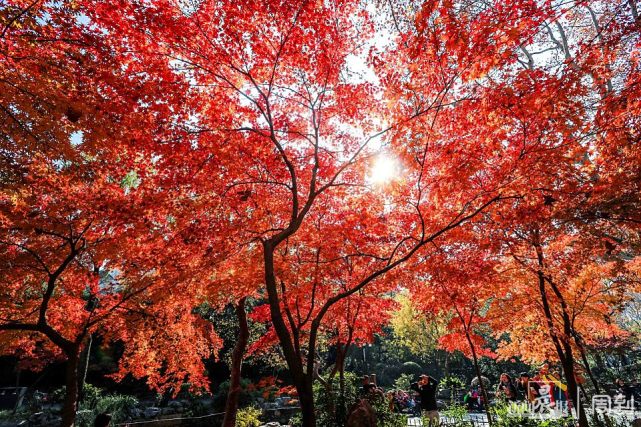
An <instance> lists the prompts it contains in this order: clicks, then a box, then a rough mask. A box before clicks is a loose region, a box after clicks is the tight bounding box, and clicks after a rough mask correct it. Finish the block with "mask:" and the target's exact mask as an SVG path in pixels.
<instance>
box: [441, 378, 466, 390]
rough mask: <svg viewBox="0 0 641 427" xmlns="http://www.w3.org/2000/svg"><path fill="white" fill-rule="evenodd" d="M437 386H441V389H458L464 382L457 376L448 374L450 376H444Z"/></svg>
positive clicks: (462, 386) (463, 385)
mask: <svg viewBox="0 0 641 427" xmlns="http://www.w3.org/2000/svg"><path fill="white" fill-rule="evenodd" d="M439 387H440V388H441V390H451V389H453V388H454V389H458V388H464V387H465V383H464V382H463V380H462V379H460V378H459V377H456V376H454V375H450V376H447V377H444V378H443V379H442V380H441V381H440V382H439Z"/></svg>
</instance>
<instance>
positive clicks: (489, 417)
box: [464, 327, 493, 427]
mask: <svg viewBox="0 0 641 427" xmlns="http://www.w3.org/2000/svg"><path fill="white" fill-rule="evenodd" d="M464 329H465V337H466V338H467V343H468V344H469V346H470V350H471V351H472V361H473V362H474V370H475V371H476V377H477V378H478V380H479V386H480V387H481V393H482V394H483V400H484V401H485V403H484V406H485V412H486V413H487V423H488V425H489V426H490V427H492V424H493V419H492V413H491V412H490V398H489V396H488V394H487V390H486V389H485V384H484V383H483V375H481V367H480V366H479V359H478V356H477V355H476V348H475V347H474V343H473V342H472V337H471V336H470V333H469V331H468V330H467V327H464Z"/></svg>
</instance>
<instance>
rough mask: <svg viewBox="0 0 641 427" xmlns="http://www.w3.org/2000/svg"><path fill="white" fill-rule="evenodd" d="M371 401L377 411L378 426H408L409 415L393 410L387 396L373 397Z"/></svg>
mask: <svg viewBox="0 0 641 427" xmlns="http://www.w3.org/2000/svg"><path fill="white" fill-rule="evenodd" d="M370 403H371V404H372V407H373V408H374V411H375V412H376V425H377V426H378V427H406V426H407V417H405V415H402V414H397V413H395V412H393V411H392V410H391V408H390V403H389V401H388V400H387V399H385V398H382V397H381V398H375V399H371V400H370Z"/></svg>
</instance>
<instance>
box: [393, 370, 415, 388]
mask: <svg viewBox="0 0 641 427" xmlns="http://www.w3.org/2000/svg"><path fill="white" fill-rule="evenodd" d="M413 379H414V377H413V376H412V375H410V374H401V376H400V377H398V378H396V381H394V388H395V389H397V390H405V391H407V390H409V389H410V384H412V380H413Z"/></svg>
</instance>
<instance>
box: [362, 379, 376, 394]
mask: <svg viewBox="0 0 641 427" xmlns="http://www.w3.org/2000/svg"><path fill="white" fill-rule="evenodd" d="M374 389H376V385H375V384H373V383H372V382H371V381H370V379H369V375H365V376H363V383H362V385H361V396H363V397H365V396H368V395H369V394H370V393H371V392H372V391H373V390H374Z"/></svg>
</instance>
